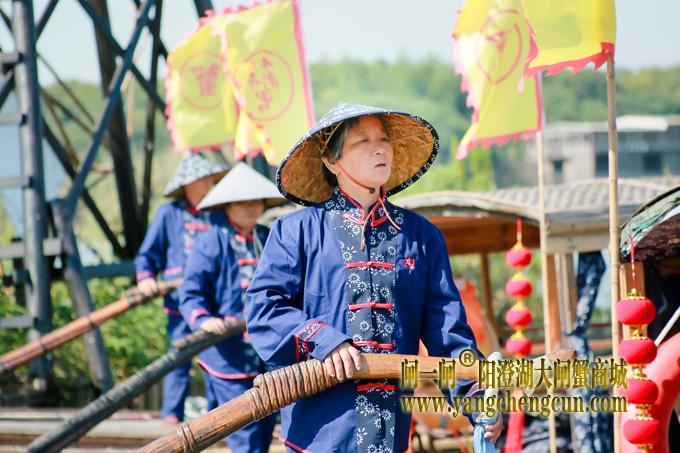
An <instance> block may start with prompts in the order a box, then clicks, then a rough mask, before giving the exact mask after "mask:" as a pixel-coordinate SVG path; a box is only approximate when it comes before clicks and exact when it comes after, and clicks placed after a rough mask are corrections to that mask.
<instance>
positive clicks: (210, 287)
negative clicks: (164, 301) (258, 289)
mask: <svg viewBox="0 0 680 453" xmlns="http://www.w3.org/2000/svg"><path fill="white" fill-rule="evenodd" d="M219 234H220V233H219V230H217V228H211V229H210V230H209V231H206V232H205V233H204V234H201V235H199V236H198V237H197V238H196V239H195V240H194V242H193V244H192V247H191V252H190V253H189V256H188V257H187V263H186V265H185V267H184V283H182V285H181V286H180V287H179V290H178V293H179V311H180V312H181V313H182V316H183V317H184V319H186V321H187V323H189V326H190V327H191V328H192V329H194V330H196V329H198V328H200V326H201V322H203V321H204V320H206V319H207V318H212V317H215V316H219V315H217V314H216V305H215V297H216V296H215V292H216V286H217V285H216V283H217V278H218V276H219V272H220V268H221V266H222V262H221V261H222V258H223V257H222V256H221V255H222V253H221V250H222V247H221V244H220V241H219Z"/></svg>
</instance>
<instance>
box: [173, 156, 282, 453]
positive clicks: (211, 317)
mask: <svg viewBox="0 0 680 453" xmlns="http://www.w3.org/2000/svg"><path fill="white" fill-rule="evenodd" d="M283 202H285V200H284V199H283V198H282V197H281V196H280V195H279V193H278V191H277V190H276V186H275V185H274V184H273V183H272V182H271V181H269V180H268V179H267V178H265V177H264V176H262V175H260V174H259V173H257V172H256V171H255V170H253V169H252V168H250V167H249V166H248V165H246V164H244V163H240V164H238V165H236V166H235V167H234V168H233V169H232V170H231V171H230V172H229V174H227V176H225V177H224V178H223V179H222V180H221V181H220V182H219V183H218V184H217V185H216V186H215V187H214V188H213V189H212V191H211V192H210V193H209V194H208V195H207V196H206V197H205V199H204V200H203V201H202V202H201V204H200V205H199V208H201V209H211V210H220V211H223V212H225V213H226V216H227V222H226V224H225V225H224V226H223V227H213V228H212V229H211V230H210V231H208V232H207V233H206V234H205V235H202V236H201V238H200V239H199V240H198V241H196V243H195V245H194V247H193V249H192V251H191V254H190V255H189V259H188V260H187V265H186V270H185V272H184V279H185V281H184V283H183V284H182V286H181V287H180V288H179V294H180V311H181V312H182V315H183V316H184V318H185V319H186V320H187V322H188V323H189V326H190V327H191V328H192V329H194V330H197V329H203V330H207V331H210V332H214V333H223V332H224V329H225V327H224V323H223V320H225V319H243V309H244V299H245V291H246V289H247V288H248V285H249V283H250V280H251V278H252V275H253V272H254V270H255V268H256V267H257V264H258V261H259V257H260V254H261V253H262V247H263V245H264V243H265V241H266V240H267V235H268V234H269V229H268V228H266V227H264V226H262V225H258V224H257V220H258V219H259V218H260V217H261V216H262V213H263V212H264V210H265V208H266V207H270V206H273V205H276V204H281V203H283ZM198 364H199V365H200V366H201V368H203V370H204V377H205V387H206V396H207V398H208V407H209V409H213V408H215V407H217V406H218V405H221V404H224V403H226V402H227V401H229V400H231V399H233V398H235V397H237V396H239V395H240V394H242V393H243V392H245V391H246V390H248V389H249V388H251V387H252V385H253V378H254V377H255V376H257V375H258V374H260V373H262V372H263V371H264V364H263V362H262V360H260V358H259V357H258V356H257V353H256V352H255V350H254V349H253V347H252V346H251V345H250V343H249V342H248V340H247V338H246V336H235V337H231V338H228V339H227V340H225V341H223V342H221V343H219V344H217V345H215V346H213V347H210V348H208V349H206V350H205V351H203V352H201V353H200V354H199V358H198ZM274 424H275V416H273V415H272V416H269V417H267V418H265V419H263V420H260V421H258V422H257V423H253V424H251V425H249V426H247V427H246V428H244V429H242V430H240V431H237V432H236V433H234V434H232V435H231V436H229V437H228V438H227V442H228V444H229V448H230V449H231V451H233V452H244V453H245V452H266V451H267V450H268V449H269V444H270V443H271V440H272V432H273V430H274Z"/></svg>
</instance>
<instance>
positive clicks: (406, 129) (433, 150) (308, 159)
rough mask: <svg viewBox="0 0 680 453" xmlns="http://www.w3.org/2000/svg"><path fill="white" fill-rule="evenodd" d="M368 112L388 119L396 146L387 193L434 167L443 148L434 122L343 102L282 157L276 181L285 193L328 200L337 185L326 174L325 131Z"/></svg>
mask: <svg viewBox="0 0 680 453" xmlns="http://www.w3.org/2000/svg"><path fill="white" fill-rule="evenodd" d="M366 115H377V116H380V117H382V118H383V119H384V123H385V124H386V128H387V130H386V132H387V135H388V137H389V139H390V142H391V144H392V149H393V150H394V157H393V159H392V173H391V176H390V179H389V180H388V181H387V183H386V184H385V189H386V191H387V195H394V194H395V193H397V192H399V191H401V190H404V189H405V188H407V187H408V186H410V185H411V184H413V183H414V182H415V181H416V180H418V178H420V177H421V176H422V175H423V174H424V173H425V172H426V171H427V170H428V169H429V168H430V166H431V165H432V163H433V162H434V160H435V158H436V157H437V151H438V150H439V137H438V135H437V131H436V130H435V129H434V127H432V125H431V124H430V123H428V122H427V121H425V120H424V119H423V118H420V117H419V116H416V115H412V114H410V113H405V112H398V111H392V110H387V109H382V108H376V107H368V106H365V105H356V104H347V103H344V102H341V103H339V104H337V105H336V106H335V107H333V109H331V111H330V112H328V113H327V114H325V115H324V116H323V117H322V118H321V119H320V120H319V122H318V123H317V124H316V126H314V127H313V128H312V129H311V130H310V131H309V132H308V133H307V134H305V135H304V136H303V137H302V138H301V139H300V140H299V141H298V142H297V143H296V144H295V146H293V149H292V150H291V151H290V153H288V156H286V158H285V159H284V160H283V161H281V165H280V166H279V168H278V171H277V172H276V185H277V186H278V188H279V191H280V192H281V194H282V195H283V196H284V197H286V198H287V199H289V200H290V201H292V202H294V203H298V204H301V205H303V206H309V205H312V204H316V203H320V202H322V201H325V200H328V199H329V198H330V197H331V193H332V191H333V188H332V187H331V186H330V184H328V182H327V181H326V179H325V178H324V176H323V171H322V166H323V162H322V160H321V141H320V139H321V132H322V131H325V130H326V129H330V128H332V127H334V126H335V125H337V124H338V123H339V122H341V121H344V120H347V119H350V118H358V117H360V116H366Z"/></svg>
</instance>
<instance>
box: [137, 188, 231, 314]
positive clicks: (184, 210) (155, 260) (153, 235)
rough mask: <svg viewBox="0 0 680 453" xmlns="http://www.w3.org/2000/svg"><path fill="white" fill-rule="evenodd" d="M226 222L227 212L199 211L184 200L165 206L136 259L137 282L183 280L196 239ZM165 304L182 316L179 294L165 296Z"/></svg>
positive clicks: (167, 308)
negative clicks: (153, 279)
mask: <svg viewBox="0 0 680 453" xmlns="http://www.w3.org/2000/svg"><path fill="white" fill-rule="evenodd" d="M225 223H226V217H225V216H224V212H216V211H215V212H200V211H196V209H194V208H193V207H192V206H190V205H189V204H188V203H187V202H186V201H185V200H177V201H174V202H172V203H167V204H164V205H162V206H161V207H159V208H158V211H156V215H155V216H154V218H153V221H152V222H151V225H149V228H148V229H147V230H146V236H144V241H143V242H142V245H141V246H140V248H139V251H138V252H137V256H135V269H136V271H137V281H140V280H143V279H145V278H150V277H152V278H155V277H156V276H158V274H160V275H161V278H162V279H163V280H173V279H176V278H181V277H182V274H183V273H184V266H185V264H186V260H187V255H188V254H189V250H190V249H191V247H192V245H193V241H194V239H195V238H197V237H198V236H200V235H201V233H204V232H205V231H207V230H208V228H209V227H210V225H224V224H225ZM163 301H164V304H163V305H164V308H165V311H166V312H169V313H172V314H175V315H179V312H178V311H177V310H178V308H177V307H178V301H179V299H178V297H177V292H176V291H175V292H172V293H170V294H168V295H167V296H165V298H164V300H163Z"/></svg>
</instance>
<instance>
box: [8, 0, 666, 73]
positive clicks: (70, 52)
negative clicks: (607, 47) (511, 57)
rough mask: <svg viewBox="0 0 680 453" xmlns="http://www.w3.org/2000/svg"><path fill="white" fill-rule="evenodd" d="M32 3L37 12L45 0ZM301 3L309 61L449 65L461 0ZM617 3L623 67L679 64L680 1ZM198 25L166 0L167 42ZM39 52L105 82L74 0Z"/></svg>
mask: <svg viewBox="0 0 680 453" xmlns="http://www.w3.org/2000/svg"><path fill="white" fill-rule="evenodd" d="M34 3H35V10H36V12H35V15H36V17H39V16H40V13H41V11H42V9H43V8H44V5H45V4H46V3H47V1H46V0H35V2H34ZM237 3H241V4H244V5H247V4H250V2H237V1H231V0H229V1H225V0H219V1H218V0H214V1H213V5H214V6H215V9H218V10H219V9H221V8H224V7H226V6H230V5H234V4H237ZM108 4H109V11H110V16H111V21H112V26H113V32H114V35H115V36H116V37H117V38H118V40H119V42H120V43H121V44H122V45H123V46H125V45H126V43H127V42H128V40H129V37H130V34H131V32H132V26H133V24H134V14H135V11H134V8H133V3H132V1H130V0H109V2H108ZM299 4H300V14H301V21H302V28H303V39H304V45H305V51H306V55H307V60H308V62H316V61H328V60H330V61H338V60H341V59H342V58H345V57H350V58H356V59H360V60H365V61H371V60H375V59H382V60H385V61H388V62H391V61H394V60H395V59H397V58H399V57H400V56H404V57H406V58H409V59H412V60H422V59H425V58H428V57H435V58H437V59H439V60H441V61H444V62H451V60H452V54H453V42H452V40H451V37H450V34H451V30H452V28H453V24H454V22H455V19H456V17H457V11H458V10H459V9H460V8H461V6H462V4H463V0H420V1H414V0H411V1H406V0H342V1H330V0H299ZM6 5H7V4H4V5H2V6H3V7H4V8H7V6H6ZM616 8H617V11H616V12H617V43H616V61H617V67H618V68H626V69H633V70H639V69H641V68H645V67H650V66H655V67H670V66H677V65H680V46H678V43H680V27H678V25H677V20H678V18H680V1H678V0H656V1H644V2H643V1H640V0H619V1H617V2H616ZM196 22H197V17H196V12H195V9H194V2H193V1H192V0H165V1H164V8H163V28H162V31H161V34H162V37H163V40H164V42H165V44H166V46H167V47H168V48H169V49H172V48H174V47H175V46H176V45H177V44H179V43H180V42H181V41H182V39H184V37H186V36H187V34H188V33H189V32H190V31H191V30H192V29H193V28H194V27H195V25H196ZM145 42H146V44H145ZM10 43H11V40H9V35H8V32H7V31H6V30H5V29H4V27H0V44H2V48H3V49H7V48H8V47H9V45H10ZM148 43H149V40H146V41H145V40H142V43H141V45H142V47H143V49H144V50H146V52H141V54H142V55H141V56H140V57H139V60H138V63H139V64H140V65H141V66H142V71H143V72H144V73H146V72H147V70H146V67H147V66H148V65H147V64H144V63H145V61H146V58H145V57H144V54H147V53H148ZM145 46H146V47H145ZM38 50H39V52H41V54H42V55H43V57H44V58H45V59H46V60H47V61H48V62H49V63H50V65H51V66H52V67H54V68H55V70H56V72H57V73H58V74H59V75H60V77H61V78H63V79H77V80H82V81H90V82H96V81H98V80H99V73H98V68H97V59H96V52H95V47H94V39H93V34H92V25H91V23H90V22H89V20H88V19H87V17H86V16H85V13H84V12H83V11H82V10H81V8H80V6H79V5H78V3H77V2H76V0H61V1H60V2H59V4H58V6H57V9H56V10H55V12H54V14H53V17H52V18H51V20H50V22H49V23H48V26H47V28H46V29H45V32H44V33H43V35H42V37H41V38H40V40H39V41H38ZM45 69H46V68H45V66H44V65H41V68H40V78H41V81H42V82H43V83H51V82H52V81H53V80H54V79H53V77H52V76H51V75H50V74H49V73H48V72H47V71H46V70H45Z"/></svg>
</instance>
